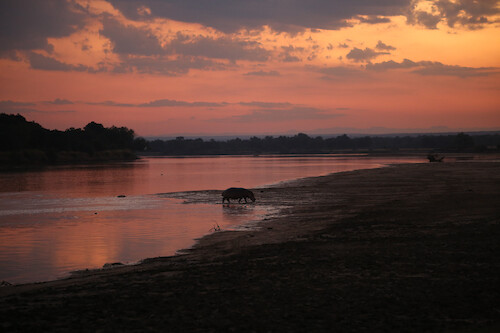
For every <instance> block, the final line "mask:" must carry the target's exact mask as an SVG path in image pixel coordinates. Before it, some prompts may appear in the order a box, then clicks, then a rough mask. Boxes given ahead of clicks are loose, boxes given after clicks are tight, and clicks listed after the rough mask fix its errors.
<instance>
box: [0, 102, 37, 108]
mask: <svg viewBox="0 0 500 333" xmlns="http://www.w3.org/2000/svg"><path fill="white" fill-rule="evenodd" d="M34 105H35V104H34V103H29V102H15V101H11V100H8V101H0V108H11V107H20V106H34Z"/></svg>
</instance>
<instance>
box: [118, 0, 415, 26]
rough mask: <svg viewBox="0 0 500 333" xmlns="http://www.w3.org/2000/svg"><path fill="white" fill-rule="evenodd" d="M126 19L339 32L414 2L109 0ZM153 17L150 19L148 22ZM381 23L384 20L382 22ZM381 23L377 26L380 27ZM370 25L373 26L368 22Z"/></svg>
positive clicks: (349, 0)
mask: <svg viewBox="0 0 500 333" xmlns="http://www.w3.org/2000/svg"><path fill="white" fill-rule="evenodd" d="M108 1H109V2H111V3H112V4H113V6H114V7H115V8H117V9H119V10H120V11H121V12H122V13H123V14H124V15H125V16H127V17H128V18H131V19H134V20H141V19H143V16H141V15H140V14H139V12H138V10H139V8H141V7H147V8H148V9H149V11H150V12H151V17H160V18H168V19H172V20H176V21H182V22H193V23H200V24H202V25H205V26H209V27H213V28H215V29H217V30H220V31H223V32H235V31H238V30H240V29H260V28H262V27H263V26H269V27H271V28H272V29H274V30H275V31H287V32H292V33H296V32H297V31H300V30H301V29H302V30H303V29H305V28H311V29H339V28H342V27H347V26H350V25H351V23H349V22H348V21H347V20H349V19H351V18H354V17H357V16H359V15H363V16H367V17H369V18H370V17H371V18H372V20H373V18H375V17H380V16H391V15H402V14H403V13H404V12H405V11H406V10H407V8H408V6H409V5H410V3H411V0H380V1H365V0H311V1H297V0H284V1H264V0H261V1H248V0H217V1H206V0H183V1H180V0H165V1H158V0H108ZM149 18H150V16H149V15H148V19H149ZM379 20H380V19H379ZM379 20H375V21H377V22H376V23H379V22H378V21H379ZM367 23H371V22H370V20H369V19H368V21H367Z"/></svg>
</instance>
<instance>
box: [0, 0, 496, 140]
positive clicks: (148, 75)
mask: <svg viewBox="0 0 500 333" xmlns="http://www.w3.org/2000/svg"><path fill="white" fill-rule="evenodd" d="M0 17H1V20H0V26H1V29H0V31H1V32H0V87H1V89H0V112H4V113H14V114H17V113H19V114H21V115H23V116H24V117H26V119H27V120H30V121H36V122H38V123H40V124H41V125H42V126H44V127H46V128H49V129H60V130H65V129H67V128H70V127H75V128H78V127H83V126H85V125H86V124H87V123H89V122H90V121H95V122H99V123H102V124H104V125H105V126H111V125H116V126H126V127H129V128H132V129H134V130H135V131H136V133H137V134H138V135H141V136H175V135H186V136H189V135H235V134H240V135H253V134H255V135H259V134H270V135H276V134H296V133H298V132H304V133H308V134H342V133H365V134H374V133H389V132H446V131H457V130H458V131H462V130H467V131H469V130H500V1H497V0H307V1H306V0H302V1H298V0H142V1H140V0H108V1H104V0H74V1H72V0H68V1H65V0H43V1H39V0H2V1H1V2H0Z"/></svg>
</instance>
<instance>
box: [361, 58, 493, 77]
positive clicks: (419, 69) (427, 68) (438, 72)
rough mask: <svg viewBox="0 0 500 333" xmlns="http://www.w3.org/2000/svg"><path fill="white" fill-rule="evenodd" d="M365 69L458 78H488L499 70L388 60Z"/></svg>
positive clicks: (369, 65)
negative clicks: (405, 70) (407, 70)
mask: <svg viewBox="0 0 500 333" xmlns="http://www.w3.org/2000/svg"><path fill="white" fill-rule="evenodd" d="M366 69H367V70H374V71H386V70H395V69H414V70H412V71H411V72H412V73H415V74H419V75H425V76H428V75H429V76H430V75H433V76H456V77H460V78H467V77H476V76H489V75H494V74H499V73H500V69H499V68H495V67H479V68H474V67H462V66H456V65H445V64H443V63H441V62H437V61H419V62H414V61H411V60H409V59H404V60H403V61H402V62H396V61H393V60H389V61H384V62H381V63H376V64H367V65H366Z"/></svg>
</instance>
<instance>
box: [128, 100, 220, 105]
mask: <svg viewBox="0 0 500 333" xmlns="http://www.w3.org/2000/svg"><path fill="white" fill-rule="evenodd" d="M226 105H227V103H225V102H222V103H213V102H185V101H176V100H172V99H158V100H155V101H151V102H148V103H142V104H138V105H137V106H139V107H162V106H170V107H172V106H187V107H222V106H226Z"/></svg>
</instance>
